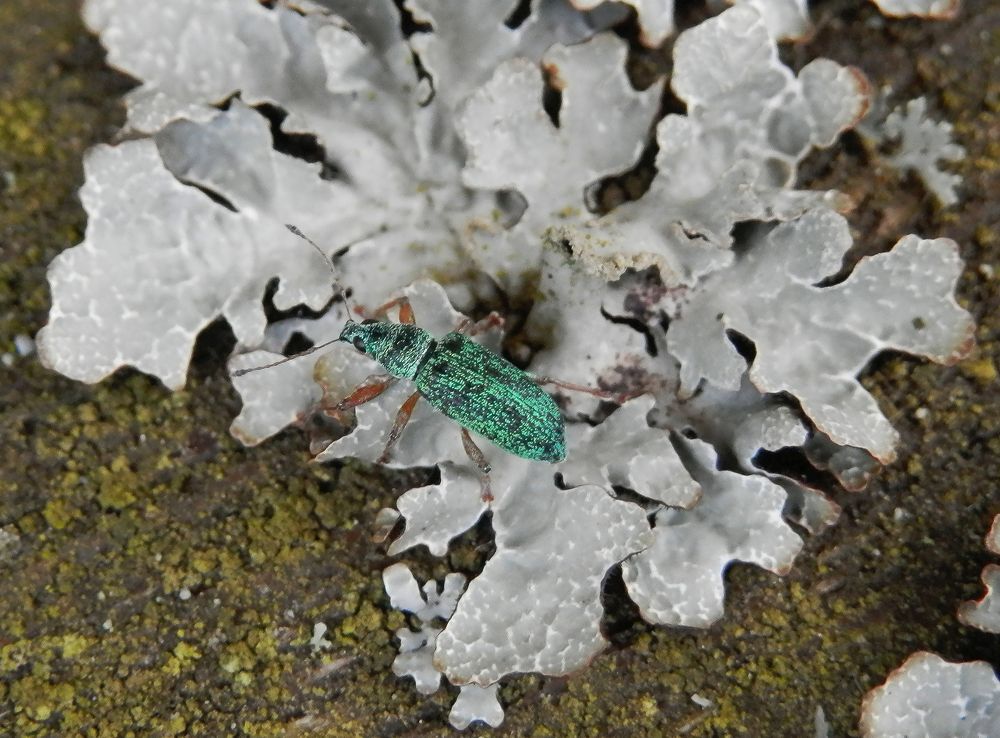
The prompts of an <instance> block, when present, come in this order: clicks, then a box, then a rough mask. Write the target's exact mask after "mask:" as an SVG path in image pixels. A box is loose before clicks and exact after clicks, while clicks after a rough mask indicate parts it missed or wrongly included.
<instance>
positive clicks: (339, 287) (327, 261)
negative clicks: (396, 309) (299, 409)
mask: <svg viewBox="0 0 1000 738" xmlns="http://www.w3.org/2000/svg"><path fill="white" fill-rule="evenodd" d="M285 228H287V229H288V230H290V231H291V232H292V233H294V234H295V235H296V236H298V237H299V238H301V239H302V240H303V241H305V242H306V243H307V244H309V245H310V246H312V247H313V248H314V249H316V253H317V254H319V255H320V257H321V258H322V259H323V263H324V264H326V268H327V269H329V270H330V274H331V275H333V283H334V284H335V285H336V287H337V291H338V292H339V293H340V299H342V300H343V301H344V307H346V308H347V322H348V323H353V322H354V317H353V315H354V307H353V306H352V305H351V302H350V300H348V299H347V290H345V289H344V285H343V284H341V282H340V277H339V276H338V275H337V269H336V267H334V266H333V259H331V258H330V257H329V256H327V255H326V254H325V253H323V249H321V248H320V247H319V246H317V245H316V242H315V241H313V240H312V239H311V238H309V236H307V235H306V234H304V233H303V232H302V231H300V230H299V229H298V228H297V227H296V226H294V225H292V224H291V223H285ZM366 238H370V236H363V237H361V238H359V239H358V240H357V241H352V242H351V243H349V244H347V245H348V246H351V245H353V244H355V243H357V242H358V241H363V240H365V239H366ZM278 363H279V364H280V363H281V362H280V361H279V362H278ZM264 368H266V367H261V369H264Z"/></svg>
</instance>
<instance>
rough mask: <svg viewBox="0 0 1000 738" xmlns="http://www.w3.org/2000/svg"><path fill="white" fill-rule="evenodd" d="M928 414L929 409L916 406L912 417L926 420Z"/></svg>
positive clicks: (929, 412)
mask: <svg viewBox="0 0 1000 738" xmlns="http://www.w3.org/2000/svg"><path fill="white" fill-rule="evenodd" d="M930 414H931V411H930V410H928V409H927V408H926V407H918V408H917V409H916V410H914V411H913V417H914V418H916V419H917V420H926V419H927V418H929V417H930Z"/></svg>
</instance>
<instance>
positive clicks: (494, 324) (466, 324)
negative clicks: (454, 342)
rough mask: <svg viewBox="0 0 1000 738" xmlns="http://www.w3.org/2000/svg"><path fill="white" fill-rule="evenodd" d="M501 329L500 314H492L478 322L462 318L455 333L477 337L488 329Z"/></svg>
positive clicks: (501, 320) (501, 319)
mask: <svg viewBox="0 0 1000 738" xmlns="http://www.w3.org/2000/svg"><path fill="white" fill-rule="evenodd" d="M500 327H503V317H501V315H500V313H497V312H495V311H494V312H492V313H490V314H489V315H487V316H486V317H485V318H483V319H482V320H479V321H473V320H472V318H463V319H462V322H461V323H459V324H458V327H457V328H456V329H455V333H464V334H466V335H468V336H478V335H479V334H480V333H483V332H484V331H488V330H489V329H490V328H500Z"/></svg>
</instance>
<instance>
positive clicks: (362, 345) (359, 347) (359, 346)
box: [351, 336, 365, 353]
mask: <svg viewBox="0 0 1000 738" xmlns="http://www.w3.org/2000/svg"><path fill="white" fill-rule="evenodd" d="M351 343H353V344H354V348H356V349H357V350H358V351H360V352H361V353H365V342H364V341H362V340H361V336H355V337H354V340H353V341H351Z"/></svg>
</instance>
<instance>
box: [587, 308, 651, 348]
mask: <svg viewBox="0 0 1000 738" xmlns="http://www.w3.org/2000/svg"><path fill="white" fill-rule="evenodd" d="M601 315H602V316H603V317H604V319H605V320H607V321H608V322H609V323H614V324H615V325H624V326H628V327H629V328H631V329H632V330H634V331H636V332H637V333H641V334H642V337H643V339H644V340H645V341H646V353H647V354H649V355H650V356H656V354H657V348H656V340H655V339H654V338H653V334H652V333H651V332H650V330H649V326H648V325H646V324H645V323H644V322H642V321H641V320H639V319H638V318H633V317H631V316H628V315H612V314H611V313H609V312H608V311H607V310H605V309H604V308H603V307H602V308H601Z"/></svg>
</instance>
